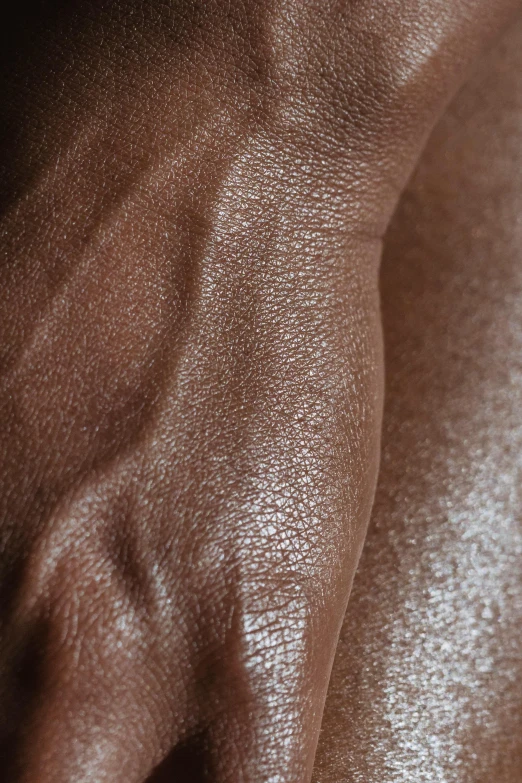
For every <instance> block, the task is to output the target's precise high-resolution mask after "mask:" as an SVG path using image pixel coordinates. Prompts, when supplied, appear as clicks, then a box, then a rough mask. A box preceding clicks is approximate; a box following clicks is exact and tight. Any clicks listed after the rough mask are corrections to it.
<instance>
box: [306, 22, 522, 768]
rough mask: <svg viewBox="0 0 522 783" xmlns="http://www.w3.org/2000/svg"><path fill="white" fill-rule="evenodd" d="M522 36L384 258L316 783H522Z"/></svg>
mask: <svg viewBox="0 0 522 783" xmlns="http://www.w3.org/2000/svg"><path fill="white" fill-rule="evenodd" d="M521 210H522V20H519V21H518V23H517V24H516V25H514V27H513V29H511V30H510V31H509V34H507V35H505V36H504V37H503V39H502V41H501V42H500V43H499V45H497V46H496V47H495V48H494V50H493V51H492V52H491V53H490V54H489V55H488V56H487V57H485V58H484V59H483V60H482V62H481V64H480V67H479V68H478V69H477V73H476V74H475V76H474V78H473V79H472V80H471V82H470V83H469V84H468V85H467V86H466V87H465V88H464V89H463V90H462V91H461V92H460V93H459V95H458V96H457V98H456V99H455V100H454V102H453V103H452V105H451V107H450V109H449V110H448V111H447V113H446V114H445V116H444V118H443V120H442V121H441V122H440V123H439V125H438V126H437V128H436V130H435V132H434V133H433V135H432V137H431V139H430V141H429V143H428V146H427V148H426V150H425V152H424V154H423V156H422V159H421V162H420V165H419V167H418V168H417V171H416V173H415V176H414V177H413V179H412V181H411V183H410V184H409V186H408V188H407V190H406V192H405V193H404V195H403V197H402V199H401V202H400V205H399V208H398V211H397V214H396V215H395V218H394V220H393V222H392V225H391V228H390V230H389V232H388V234H387V237H386V240H385V252H384V260H383V268H382V285H381V289H382V307H383V322H384V323H383V327H384V334H385V344H386V350H385V354H386V374H387V383H386V405H385V412H384V426H383V446H382V448H383V456H382V465H381V472H380V477H379V484H378V490H377V497H376V503H375V507H374V510H373V515H372V522H371V524H370V529H369V533H368V537H367V540H366V543H365V548H364V550H363V555H362V558H361V561H360V564H359V568H358V571H357V574H356V577H355V582H354V588H353V591H352V595H351V598H350V603H349V607H348V613H347V616H346V620H345V623H344V627H343V631H342V634H341V639H340V643H339V647H338V651H337V656H336V660H335V664H334V669H333V676H332V681H331V684H330V690H329V695H328V700H327V705H326V710H325V717H324V721H323V728H322V736H321V742H320V746H319V752H318V757H317V763H316V768H315V780H316V781H317V783H403V782H404V781H415V783H433V782H434V781H436V782H437V783H492V782H493V781H494V783H519V782H520V780H522V646H521V638H520V632H521V629H522V517H521V512H520V508H521V497H520V480H521V466H522V457H521V455H522V419H521V416H520V410H521V404H522V358H521V357H522V224H521V221H520V215H521Z"/></svg>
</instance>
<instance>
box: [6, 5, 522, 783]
mask: <svg viewBox="0 0 522 783" xmlns="http://www.w3.org/2000/svg"><path fill="white" fill-rule="evenodd" d="M517 5H518V3H517V2H516V1H515V0H498V2H494V3H493V2H491V0H487V2H486V0H481V2H465V1H464V0H459V1H457V0H452V2H451V3H449V2H447V0H433V2H430V3H425V2H421V0H409V2H407V3H406V2H403V1H402V0H400V1H399V0H395V2H379V3H375V2H374V0H371V1H370V0H360V1H359V2H353V3H351V2H347V1H346V2H333V0H332V2H326V3H325V2H324V1H323V2H321V3H319V2H317V3H316V2H308V3H306V4H303V3H302V2H297V0H295V2H293V1H292V0H290V2H283V0H273V2H264V0H259V1H258V2H254V0H250V2H245V0H241V2H239V0H237V2H236V0H232V2H227V3H223V2H221V1H220V0H219V1H218V0H216V1H215V2H211V1H210V0H209V2H206V3H194V2H179V1H178V2H174V3H164V2H159V0H158V2H156V0H142V1H141V2H138V0H121V1H120V2H119V3H115V2H108V0H105V1H104V0H102V2H98V3H96V4H94V3H93V4H92V5H91V4H89V3H88V2H85V1H84V0H81V1H80V0H79V1H78V2H71V3H67V4H65V5H63V4H62V6H61V7H60V4H58V3H57V2H49V3H46V4H45V3H44V5H43V12H42V15H41V16H38V15H36V14H35V15H31V14H27V13H23V21H22V22H21V24H20V25H19V27H16V25H15V27H14V29H13V30H12V31H11V33H12V34H11V35H10V36H9V38H8V40H7V44H8V45H7V46H6V47H4V49H3V51H4V55H5V58H6V64H5V68H4V69H3V77H2V78H3V80H4V83H3V84H2V85H1V87H2V89H1V90H0V94H1V95H2V96H3V101H4V106H3V108H4V113H7V116H8V119H9V121H8V122H7V125H6V132H5V138H4V143H3V148H2V176H1V178H0V179H1V181H2V206H3V215H2V253H3V256H4V258H3V263H2V266H1V268H0V285H1V290H2V292H3V307H2V310H1V312H0V351H1V354H0V355H1V361H2V370H1V377H0V400H1V404H2V421H3V423H4V426H3V428H2V431H1V433H0V458H1V460H2V470H1V472H0V512H1V519H2V522H1V528H0V534H1V549H0V551H1V554H2V557H1V569H2V588H3V592H2V601H1V612H2V614H1V621H2V651H1V657H2V681H1V685H2V700H1V704H2V710H3V712H2V714H1V715H0V720H1V724H0V727H1V728H0V731H1V737H2V747H3V758H2V764H3V770H2V772H3V778H4V779H6V780H9V781H16V782H17V783H18V781H20V783H51V781H52V783H75V782H78V783H79V781H82V782H83V781H91V780H92V781H96V783H105V781H107V783H109V781H110V783H120V782H121V783H142V781H145V780H149V781H154V783H158V781H159V780H161V779H162V778H163V779H165V780H168V779H171V778H172V777H175V778H176V779H182V778H183V775H184V777H185V779H186V780H189V781H196V780H197V779H198V778H199V779H208V780H212V781H216V782H217V783H221V782H223V783H225V781H226V783H235V782H236V781H237V783H239V781H242V782H245V781H246V782H248V783H255V782H256V781H267V782H268V781H270V783H290V782H293V781H295V782H296V783H301V781H306V780H307V779H309V777H310V775H311V770H312V763H313V758H314V753H315V748H316V743H317V737H318V730H319V725H320V720H321V714H322V708H323V703H324V698H325V692H326V685H327V682H328V675H329V671H330V666H331V662H332V658H333V653H334V650H335V645H336V641H337V636H338V631H339V627H340V623H341V618H342V616H343V613H344V609H345V606H346V602H347V598H348V594H349V590H350V585H351V582H352V578H353V574H354V570H355V567H356V564H357V560H358V557H359V553H360V549H361V546H362V542H363V538H364V534H365V530H366V525H367V521H368V516H369V510H370V507H371V503H372V500H373V488H374V481H375V475H376V471H377V463H378V450H379V449H378V445H379V425H380V412H381V396H382V393H381V387H382V358H381V340H380V319H379V308H378V296H377V271H378V261H379V253H380V245H381V237H382V234H383V231H384V229H385V227H386V225H387V222H388V219H389V216H390V214H391V213H392V211H393V208H394V206H395V203H396V199H397V196H398V193H399V192H400V190H401V188H402V185H403V184H404V182H405V181H406V178H407V176H408V174H409V172H410V170H411V167H412V165H413V164H414V162H415V158H416V156H417V154H418V152H419V150H420V149H421V147H422V144H423V142H424V139H425V136H426V133H427V132H428V130H429V128H430V127H431V125H432V123H433V121H434V120H435V118H436V116H437V115H438V113H439V112H440V111H441V108H442V106H443V105H444V103H445V101H446V100H447V98H448V96H449V94H450V93H451V92H452V91H453V90H454V88H455V86H456V85H457V83H458V82H459V80H460V79H461V78H462V76H463V74H464V72H465V70H466V68H467V67H468V65H469V63H470V62H471V61H472V60H473V58H474V57H475V56H476V54H477V53H478V51H479V50H480V49H481V48H482V47H483V46H485V45H486V44H487V43H488V42H489V41H490V40H491V39H492V37H493V36H495V35H496V33H497V32H498V30H499V28H500V27H501V25H502V24H503V23H504V22H505V21H506V19H507V18H509V16H510V14H511V13H512V11H513V10H514V8H515V7H516V6H517ZM38 7H39V8H40V9H41V5H40V4H39V6H38ZM24 11H25V12H26V11H27V7H26V8H25V9H24ZM29 18H30V19H31V22H30V23H29V22H28V19H29ZM169 754H171V755H170V756H169ZM165 758H167V760H166V761H165V762H164V764H163V767H162V769H160V770H159V771H156V772H153V770H154V769H155V768H156V767H157V765H158V764H159V763H160V762H162V761H163V760H164V759H165ZM183 770H184V772H183ZM151 774H152V777H150V776H151Z"/></svg>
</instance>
